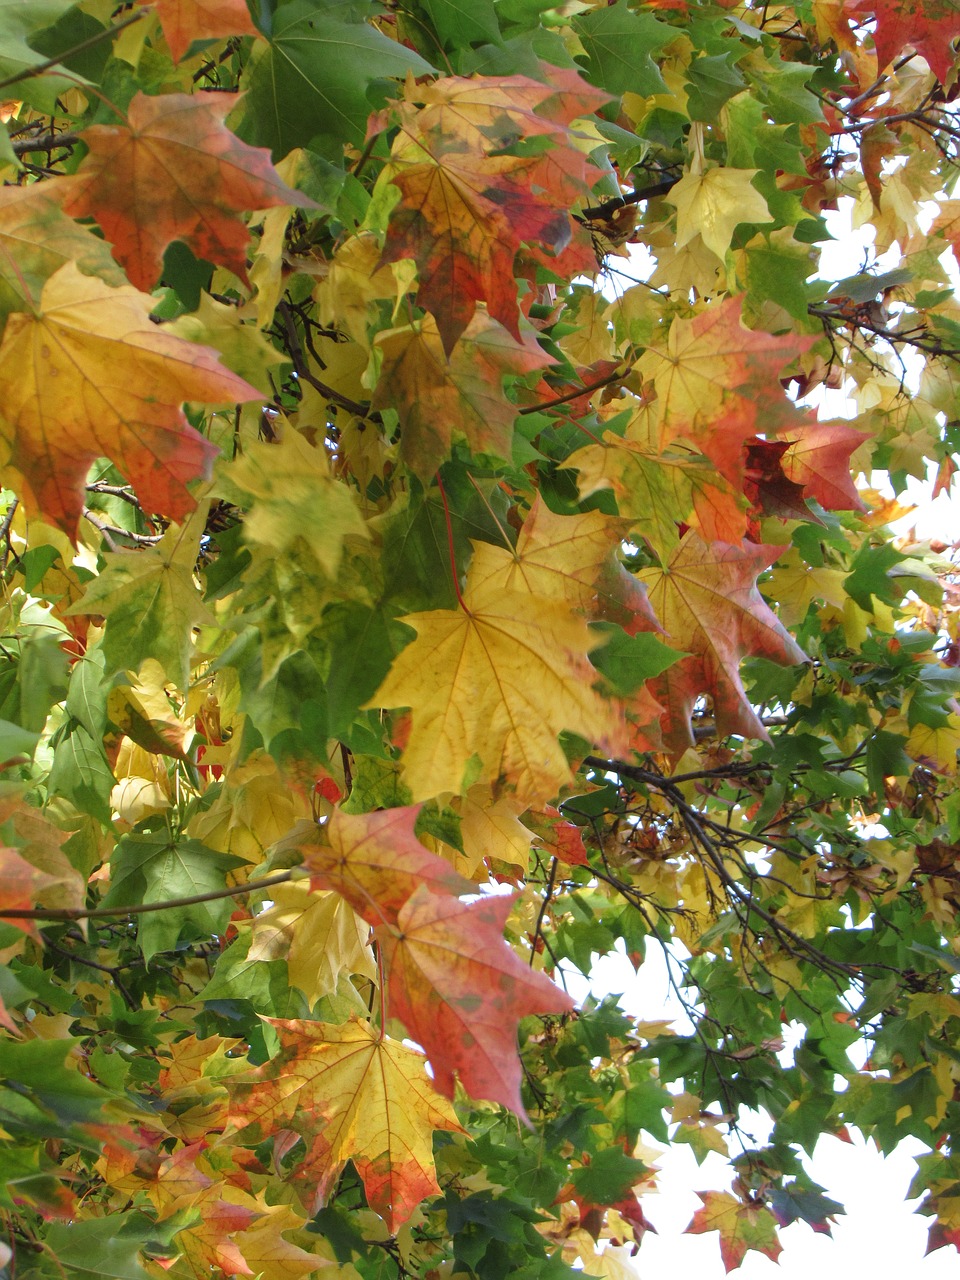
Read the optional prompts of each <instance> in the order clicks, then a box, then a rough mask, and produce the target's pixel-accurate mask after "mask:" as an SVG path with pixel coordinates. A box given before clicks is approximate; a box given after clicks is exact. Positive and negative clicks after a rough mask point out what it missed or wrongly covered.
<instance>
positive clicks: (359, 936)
mask: <svg viewBox="0 0 960 1280" xmlns="http://www.w3.org/2000/svg"><path fill="white" fill-rule="evenodd" d="M271 897H272V900H273V906H272V907H270V908H269V909H268V910H266V911H262V912H261V913H260V914H259V915H258V916H255V917H254V921H253V938H252V940H251V943H250V948H249V950H248V951H247V962H248V963H251V964H252V963H255V962H256V961H258V960H277V959H283V960H286V962H287V976H288V978H289V980H290V983H291V985H292V986H294V987H298V988H299V989H300V990H301V991H302V992H303V994H304V995H305V996H306V997H307V1000H308V1001H309V1003H310V1005H311V1007H312V1006H313V1005H314V1004H316V1002H317V1001H318V1000H320V999H322V997H323V996H325V995H327V994H328V993H329V992H331V991H336V989H337V984H338V982H339V980H340V975H341V974H346V975H347V976H352V975H354V974H359V975H361V976H363V977H365V978H367V979H369V980H370V981H373V980H374V979H375V978H376V976H377V967H376V964H375V962H374V959H373V955H372V953H371V951H370V947H369V945H368V940H369V934H370V930H369V928H368V927H367V925H366V924H365V923H364V922H363V920H361V919H360V917H358V916H357V914H356V912H355V911H354V910H353V908H352V907H351V906H350V904H349V902H347V901H346V900H345V899H344V898H343V897H341V896H340V895H339V894H336V893H317V892H316V891H315V890H312V889H311V888H310V885H309V884H307V882H306V881H303V880H295V881H293V883H291V884H283V885H278V886H277V887H276V889H273V890H272V891H271Z"/></svg>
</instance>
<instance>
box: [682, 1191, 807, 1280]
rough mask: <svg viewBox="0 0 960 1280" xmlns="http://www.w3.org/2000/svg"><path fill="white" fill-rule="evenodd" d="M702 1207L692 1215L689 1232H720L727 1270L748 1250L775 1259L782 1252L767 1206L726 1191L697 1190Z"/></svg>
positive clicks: (738, 1263)
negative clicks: (738, 1197)
mask: <svg viewBox="0 0 960 1280" xmlns="http://www.w3.org/2000/svg"><path fill="white" fill-rule="evenodd" d="M697 1195H698V1196H699V1197H700V1199H701V1200H702V1201H703V1208H702V1209H698V1210H697V1212H696V1213H695V1214H694V1215H693V1220H692V1221H691V1223H690V1225H689V1227H687V1232H688V1234H690V1235H702V1234H703V1233H704V1232H707V1231H719V1232H720V1256H721V1258H722V1259H723V1265H724V1267H725V1268H726V1270H727V1271H733V1269H734V1268H735V1267H739V1266H740V1263H741V1262H743V1259H744V1257H745V1256H746V1254H747V1251H748V1250H749V1249H755V1250H756V1251H757V1252H758V1253H762V1254H764V1255H765V1256H766V1257H768V1258H769V1259H770V1260H771V1261H772V1262H776V1260H777V1258H778V1257H779V1256H780V1254H781V1253H782V1251H783V1250H782V1247H781V1245H780V1240H779V1238H778V1236H777V1220H776V1218H775V1217H774V1216H773V1214H772V1213H771V1212H770V1210H769V1209H768V1208H766V1206H764V1205H762V1204H754V1203H752V1202H747V1203H746V1204H745V1203H744V1202H743V1201H742V1200H737V1199H736V1198H735V1197H734V1196H732V1195H730V1193H729V1192H727V1191H698V1192H697Z"/></svg>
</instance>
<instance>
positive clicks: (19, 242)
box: [0, 183, 125, 321]
mask: <svg viewBox="0 0 960 1280" xmlns="http://www.w3.org/2000/svg"><path fill="white" fill-rule="evenodd" d="M53 191H54V188H53V186H52V184H49V183H46V184H41V183H35V184H33V185H31V186H25V187H11V186H6V187H0V319H2V320H3V321H6V318H7V316H8V315H9V313H10V312H11V311H30V310H31V309H32V308H33V305H34V303H35V301H36V299H37V298H39V296H40V293H41V291H42V289H43V286H44V285H45V284H46V282H47V281H48V280H49V279H50V277H51V276H52V275H53V274H54V272H56V271H58V270H59V269H60V267H62V266H65V265H66V264H67V263H69V262H72V263H73V264H74V265H75V266H76V267H77V268H78V270H80V271H82V272H83V273H84V274H85V275H97V276H100V278H101V279H102V280H105V281H106V283H107V284H112V285H121V284H124V283H125V277H124V274H123V272H122V270H121V269H120V267H119V266H118V265H117V264H116V263H115V262H114V260H113V258H112V257H111V255H110V251H109V249H108V247H107V246H106V245H105V244H104V242H103V241H102V240H101V239H100V238H99V236H95V235H94V234H93V232H92V231H90V230H88V229H87V228H86V227H81V226H79V225H78V224H77V223H76V222H74V221H73V219H72V218H68V217H67V216H66V214H65V213H64V212H63V210H62V209H61V208H60V203H59V201H58V200H57V199H56V197H55V196H54V194H53Z"/></svg>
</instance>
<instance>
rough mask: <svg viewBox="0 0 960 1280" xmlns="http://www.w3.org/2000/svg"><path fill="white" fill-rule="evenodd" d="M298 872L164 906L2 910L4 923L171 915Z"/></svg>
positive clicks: (269, 885)
mask: <svg viewBox="0 0 960 1280" xmlns="http://www.w3.org/2000/svg"><path fill="white" fill-rule="evenodd" d="M297 870H299V869H298V868H295V869H293V870H290V871H278V872H277V874H276V875H273V876H264V878H263V879H262V880H250V881H248V882H247V883H246V884H238V885H234V886H233V887H232V888H229V889H212V890H211V891H210V892H209V893H195V894H193V895H192V897H189V898H170V899H168V900H166V901H164V902H134V903H132V904H131V905H129V906H126V907H92V908H90V910H87V909H86V908H84V907H34V908H30V909H29V910H28V909H27V908H20V907H7V908H5V909H3V910H0V920H50V921H55V920H114V919H118V918H123V917H124V916H138V915H144V914H145V913H146V912H148V911H169V910H171V909H172V908H174V907H193V906H196V905H197V904H198V903H201V902H216V901H217V900H218V899H220V898H239V897H241V896H242V895H243V894H245V893H256V892H258V891H259V890H260V889H270V888H272V886H273V885H275V884H286V883H287V881H289V880H293V879H296V878H298V877H297V876H296V874H295V872H296V871H297Z"/></svg>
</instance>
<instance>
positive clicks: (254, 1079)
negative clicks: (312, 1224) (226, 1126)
mask: <svg viewBox="0 0 960 1280" xmlns="http://www.w3.org/2000/svg"><path fill="white" fill-rule="evenodd" d="M269 1021H270V1025H271V1026H273V1027H275V1028H276V1032H277V1035H278V1036H279V1038H280V1044H281V1049H280V1052H279V1054H278V1055H277V1056H276V1057H275V1058H273V1059H271V1061H270V1062H267V1063H264V1065H263V1066H261V1067H257V1068H256V1069H255V1070H253V1071H251V1072H249V1073H247V1074H246V1075H244V1076H240V1077H233V1078H232V1079H230V1080H229V1081H228V1082H227V1083H228V1088H229V1090H230V1094H231V1099H232V1103H231V1109H230V1120H231V1123H232V1124H233V1125H235V1126H236V1127H237V1128H239V1129H240V1137H241V1140H242V1141H245V1140H246V1137H247V1135H246V1133H245V1132H244V1130H245V1129H246V1128H247V1127H248V1126H253V1128H252V1130H251V1135H253V1134H256V1135H257V1136H258V1137H260V1138H263V1137H267V1136H268V1135H270V1134H273V1133H276V1132H278V1131H282V1130H285V1129H293V1130H295V1132H296V1133H297V1134H298V1135H299V1136H300V1137H301V1138H302V1139H303V1141H304V1142H305V1144H306V1154H305V1155H304V1157H303V1159H302V1160H301V1161H299V1163H298V1164H297V1166H296V1169H295V1172H294V1178H295V1180H296V1181H297V1182H298V1183H304V1182H306V1183H308V1184H309V1186H310V1194H309V1196H308V1200H309V1202H310V1205H311V1206H312V1207H319V1206H320V1204H322V1203H323V1200H324V1198H325V1196H326V1193H327V1192H328V1191H329V1189H330V1187H331V1186H332V1184H333V1183H334V1182H335V1181H336V1179H337V1178H338V1176H339V1174H340V1171H341V1169H342V1167H343V1163H344V1161H345V1160H352V1161H353V1163H354V1166H355V1168H356V1170H357V1173H358V1174H359V1176H360V1179H361V1181H362V1182H363V1185H364V1187H365V1189H366V1192H367V1200H368V1202H369V1204H370V1206H371V1208H373V1209H375V1210H376V1212H377V1213H379V1214H380V1215H381V1216H382V1217H383V1218H384V1219H385V1220H386V1223H387V1226H388V1227H389V1228H390V1230H391V1232H395V1231H396V1230H397V1229H398V1228H399V1227H400V1226H402V1224H403V1223H404V1222H406V1220H407V1219H408V1218H409V1217H410V1214H411V1213H412V1212H413V1210H414V1209H415V1208H416V1207H417V1205H418V1204H419V1203H420V1202H421V1200H423V1199H425V1198H426V1197H427V1196H431V1195H435V1194H436V1193H437V1192H438V1191H439V1187H438V1186H437V1175H436V1170H435V1168H434V1163H433V1132H434V1130H435V1129H447V1130H450V1131H455V1132H462V1129H461V1126H460V1124H459V1122H458V1120H457V1117H456V1115H455V1113H454V1110H453V1108H452V1107H451V1106H450V1104H449V1103H448V1102H447V1101H446V1100H445V1099H443V1098H439V1097H437V1093H436V1090H435V1089H434V1087H433V1084H432V1082H431V1080H430V1077H429V1076H428V1075H427V1072H426V1069H425V1068H426V1061H425V1059H424V1057H423V1055H422V1054H420V1053H417V1052H416V1051H415V1050H413V1049H409V1048H407V1047H406V1046H405V1045H403V1044H400V1043H399V1042H398V1041H396V1040H391V1039H389V1038H388V1037H385V1036H379V1035H378V1034H377V1032H376V1031H375V1030H374V1029H373V1028H372V1027H370V1026H369V1025H368V1024H366V1023H363V1022H358V1021H357V1020H356V1019H355V1018H354V1019H351V1020H350V1021H349V1022H348V1023H346V1024H344V1025H343V1026H331V1025H327V1024H326V1023H323V1022H298V1021H294V1020H283V1019H272V1018H271V1019H269Z"/></svg>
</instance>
